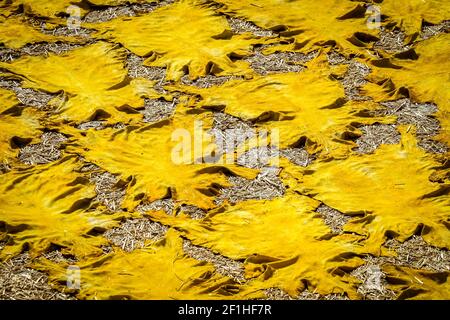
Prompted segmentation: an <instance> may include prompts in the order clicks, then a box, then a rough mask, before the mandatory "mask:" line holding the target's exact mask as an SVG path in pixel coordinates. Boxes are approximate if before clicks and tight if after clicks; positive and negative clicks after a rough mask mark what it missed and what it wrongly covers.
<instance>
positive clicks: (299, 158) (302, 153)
mask: <svg viewBox="0 0 450 320" xmlns="http://www.w3.org/2000/svg"><path fill="white" fill-rule="evenodd" d="M280 156H283V157H285V158H287V159H288V160H289V161H291V162H292V163H293V164H296V165H297V166H301V167H306V166H308V165H309V164H310V163H311V161H312V160H313V157H312V156H311V155H310V154H309V153H308V152H307V151H306V150H305V149H303V148H287V149H282V150H280Z"/></svg>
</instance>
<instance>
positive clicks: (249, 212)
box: [150, 194, 361, 297]
mask: <svg viewBox="0 0 450 320" xmlns="http://www.w3.org/2000/svg"><path fill="white" fill-rule="evenodd" d="M319 205H320V203H319V202H318V201H316V200H313V199H311V198H308V197H304V196H300V195H296V194H288V195H286V196H284V197H283V198H277V199H274V200H271V201H267V200H251V201H245V202H240V203H238V204H236V205H234V206H227V207H223V208H219V209H217V210H214V211H211V212H210V213H209V214H208V215H207V216H206V218H205V219H203V220H201V221H195V220H191V219H189V218H188V217H186V216H184V215H180V216H178V217H172V216H167V215H165V214H163V213H161V212H159V213H158V212H156V213H150V214H151V216H152V218H153V219H157V220H159V221H161V222H162V223H164V224H168V225H171V226H173V227H176V228H177V229H178V230H181V232H182V233H183V234H184V235H185V236H186V237H187V238H189V239H190V240H191V241H192V242H193V243H194V244H197V245H201V246H204V247H208V248H210V249H212V250H213V251H214V252H218V253H220V254H222V255H224V256H227V257H230V258H232V259H246V263H245V267H246V277H247V278H248V279H249V280H250V281H249V282H248V283H247V287H248V289H249V290H260V289H263V288H270V287H278V288H282V289H283V290H286V291H287V292H288V293H289V294H291V295H292V296H295V295H297V294H298V293H299V292H300V291H302V290H303V289H304V288H305V287H304V284H305V283H309V284H310V285H311V286H312V287H313V288H314V289H315V290H317V292H319V293H321V294H329V293H343V292H346V293H347V294H349V295H350V296H353V297H355V296H356V293H355V291H354V287H353V284H352V283H351V279H350V278H348V277H346V276H342V277H341V276H338V275H336V274H333V270H335V269H337V268H340V267H342V268H343V267H348V268H351V267H354V268H356V266H357V265H358V264H360V263H361V261H360V260H359V259H355V258H353V259H352V258H351V257H352V252H353V251H355V245H354V244H352V241H354V240H356V238H354V239H352V237H333V238H331V239H330V238H327V239H325V238H324V236H326V235H329V234H330V232H331V230H330V229H329V228H328V227H327V226H326V225H325V223H324V222H323V220H322V219H321V218H320V217H318V216H317V215H315V214H314V210H315V209H316V208H317V207H318V206H319ZM346 256H347V257H348V259H346V258H343V257H346Z"/></svg>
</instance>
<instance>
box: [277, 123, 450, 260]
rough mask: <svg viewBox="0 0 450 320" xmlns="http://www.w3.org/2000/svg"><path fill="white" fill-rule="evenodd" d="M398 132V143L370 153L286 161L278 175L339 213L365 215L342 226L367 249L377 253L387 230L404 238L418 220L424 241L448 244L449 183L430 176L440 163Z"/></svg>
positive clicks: (409, 234)
mask: <svg viewBox="0 0 450 320" xmlns="http://www.w3.org/2000/svg"><path fill="white" fill-rule="evenodd" d="M401 133H402V142H401V144H397V145H382V146H381V147H380V148H379V149H378V150H376V151H375V152H374V154H371V155H366V154H365V155H352V156H349V157H348V158H347V159H344V160H335V161H329V162H325V161H316V162H314V163H313V164H312V165H310V166H309V167H308V169H307V170H305V169H301V168H299V167H294V166H292V165H288V164H287V165H286V167H285V169H284V172H283V178H284V180H285V181H288V182H289V183H290V184H291V186H293V187H294V189H295V190H298V191H299V192H301V193H303V194H310V195H313V196H314V198H315V199H317V200H320V201H322V202H324V203H326V204H327V205H329V206H330V207H333V208H335V209H337V210H339V211H341V212H343V213H344V214H349V215H354V214H357V213H359V214H364V217H363V218H358V219H354V220H352V221H350V222H349V223H348V224H347V225H346V226H345V227H344V230H345V231H351V232H356V233H358V234H361V235H365V236H366V237H367V239H366V241H365V244H364V249H365V250H367V251H368V252H372V253H378V252H379V250H380V247H381V245H382V244H383V243H384V240H385V239H386V235H387V232H388V231H389V232H390V235H391V236H396V237H398V238H399V240H400V241H404V240H406V239H407V238H408V237H410V236H411V235H413V234H414V233H415V232H417V231H420V226H421V225H422V226H424V227H423V229H422V233H423V237H424V239H425V240H426V241H427V242H428V243H430V244H432V245H434V246H437V247H442V248H448V246H449V244H450V243H449V239H450V232H449V230H448V227H447V226H448V217H449V213H450V202H449V197H448V190H449V188H448V185H446V184H439V183H433V182H430V181H429V177H430V175H431V174H432V173H433V172H434V169H435V168H437V167H439V163H438V162H437V161H435V160H434V159H433V158H432V157H431V156H430V155H428V154H426V153H425V151H423V150H422V149H420V148H418V147H417V145H416V140H415V138H414V136H413V135H412V133H411V132H410V133H407V132H406V129H405V128H402V129H401ZM295 180H298V184H296V182H295Z"/></svg>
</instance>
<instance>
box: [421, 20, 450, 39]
mask: <svg viewBox="0 0 450 320" xmlns="http://www.w3.org/2000/svg"><path fill="white" fill-rule="evenodd" d="M448 32H450V20H446V21H443V22H442V23H440V24H436V25H424V26H423V27H422V31H421V33H420V36H421V38H422V39H429V38H431V37H434V36H436V35H438V34H441V33H448Z"/></svg>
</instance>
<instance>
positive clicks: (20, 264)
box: [0, 254, 74, 300]
mask: <svg viewBox="0 0 450 320" xmlns="http://www.w3.org/2000/svg"><path fill="white" fill-rule="evenodd" d="M29 264H30V258H29V256H28V254H21V255H19V256H16V257H14V258H12V259H9V260H8V261H6V262H2V263H0V299H2V300H3V299H5V300H72V299H74V298H73V297H72V296H70V295H69V294H67V293H64V292H59V291H57V290H55V289H53V288H51V287H50V286H49V285H48V283H47V281H48V277H47V275H46V274H45V273H42V272H40V271H37V270H34V269H31V268H29Z"/></svg>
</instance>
